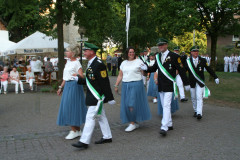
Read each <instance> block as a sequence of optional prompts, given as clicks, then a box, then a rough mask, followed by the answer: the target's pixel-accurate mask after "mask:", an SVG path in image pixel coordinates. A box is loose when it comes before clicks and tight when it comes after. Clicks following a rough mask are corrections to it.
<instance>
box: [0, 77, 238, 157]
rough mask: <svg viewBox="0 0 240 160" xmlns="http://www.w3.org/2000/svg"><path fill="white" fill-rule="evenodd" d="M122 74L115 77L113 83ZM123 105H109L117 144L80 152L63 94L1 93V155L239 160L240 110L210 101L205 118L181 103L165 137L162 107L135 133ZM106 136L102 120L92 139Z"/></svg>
mask: <svg viewBox="0 0 240 160" xmlns="http://www.w3.org/2000/svg"><path fill="white" fill-rule="evenodd" d="M115 80H116V78H115V77H111V83H112V84H113V83H114V82H115ZM115 98H116V100H117V105H115V106H114V107H112V106H109V105H108V104H106V105H105V109H106V113H107V116H108V119H109V121H110V126H111V129H112V134H113V143H111V144H104V145H95V144H93V143H92V144H91V145H90V146H89V149H88V150H85V151H79V150H77V149H75V148H73V147H72V146H71V143H75V142H77V140H78V139H75V140H70V141H69V140H68V141H67V140H65V139H64V137H65V136H66V134H67V133H68V131H69V127H59V126H57V125H56V119H57V113H58V107H59V103H60V97H58V96H56V95H55V94H52V93H40V92H38V93H30V92H28V91H27V92H26V93H25V94H18V95H15V94H14V93H13V92H10V93H9V94H8V95H0V159H1V160H8V159H14V160H15V159H20V160H28V159H29V160H35V159H40V160H45V159H46V160H47V159H60V160H62V159H63V160H65V159H66V160H72V159H104V160H106V159H114V160H115V159H119V160H125V159H126V160H127V159H128V160H129V159H130V160H131V159H138V160H148V159H157V160H158V159H163V160H188V159H189V160H239V159H240V110H239V109H235V108H228V107H219V106H213V105H208V104H205V105H204V117H203V119H202V120H201V121H197V120H196V119H194V118H193V117H192V114H193V111H192V107H191V102H187V103H180V110H179V111H178V112H177V113H176V114H174V115H173V121H174V130H173V131H169V132H168V135H167V137H165V138H163V137H161V136H160V135H159V133H158V131H159V128H160V125H161V123H160V122H161V117H160V116H158V115H157V106H156V105H155V104H153V103H152V102H151V98H149V104H150V108H151V112H152V120H151V121H147V122H144V123H141V124H140V126H141V127H140V128H139V129H138V130H136V131H134V132H132V133H125V132H124V129H125V127H126V124H121V122H120V118H119V117H120V104H119V102H120V95H116V94H115ZM99 138H101V131H100V129H99V126H98V125H97V127H96V129H95V132H94V134H93V138H92V142H94V141H95V140H98V139H99Z"/></svg>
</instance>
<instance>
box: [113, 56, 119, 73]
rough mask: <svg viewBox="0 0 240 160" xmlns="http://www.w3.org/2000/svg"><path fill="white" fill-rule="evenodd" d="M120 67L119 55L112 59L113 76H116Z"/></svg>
mask: <svg viewBox="0 0 240 160" xmlns="http://www.w3.org/2000/svg"><path fill="white" fill-rule="evenodd" d="M117 66H118V58H117V55H116V54H115V56H114V57H113V58H112V76H116V70H117Z"/></svg>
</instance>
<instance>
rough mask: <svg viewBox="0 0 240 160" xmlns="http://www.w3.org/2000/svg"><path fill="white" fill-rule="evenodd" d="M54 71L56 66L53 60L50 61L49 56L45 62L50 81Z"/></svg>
mask: <svg viewBox="0 0 240 160" xmlns="http://www.w3.org/2000/svg"><path fill="white" fill-rule="evenodd" d="M53 71H54V67H53V64H52V62H50V58H47V61H46V62H45V72H46V73H47V79H49V83H50V81H51V73H52V72H53Z"/></svg>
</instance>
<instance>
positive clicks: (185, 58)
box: [181, 51, 188, 64]
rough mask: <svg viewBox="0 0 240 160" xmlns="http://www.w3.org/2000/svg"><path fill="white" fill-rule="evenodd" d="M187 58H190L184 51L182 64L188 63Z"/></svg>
mask: <svg viewBox="0 0 240 160" xmlns="http://www.w3.org/2000/svg"><path fill="white" fill-rule="evenodd" d="M187 58H188V56H187V55H186V53H185V52H184V51H183V52H182V53H181V59H182V64H185V63H186V60H187Z"/></svg>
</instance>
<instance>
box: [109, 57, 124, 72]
mask: <svg viewBox="0 0 240 160" xmlns="http://www.w3.org/2000/svg"><path fill="white" fill-rule="evenodd" d="M122 61H123V59H122V56H121V55H117V54H115V55H114V56H113V57H112V56H111V55H110V54H108V56H107V59H106V63H107V69H108V71H110V72H112V76H116V73H117V70H118V71H119V70H120V65H121V64H122Z"/></svg>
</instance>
